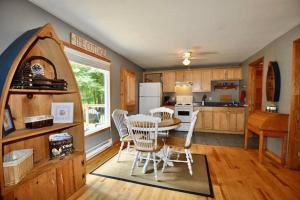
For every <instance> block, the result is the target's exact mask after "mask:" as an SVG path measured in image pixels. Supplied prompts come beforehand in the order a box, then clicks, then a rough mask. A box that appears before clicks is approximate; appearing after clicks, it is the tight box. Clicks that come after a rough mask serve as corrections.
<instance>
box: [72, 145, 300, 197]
mask: <svg viewBox="0 0 300 200" xmlns="http://www.w3.org/2000/svg"><path fill="white" fill-rule="evenodd" d="M117 149H118V145H114V147H113V148H111V149H109V150H107V151H106V152H105V153H102V154H101V155H99V156H97V157H95V158H93V159H92V160H90V161H89V162H88V165H87V170H88V172H89V171H91V170H92V169H94V168H95V167H97V166H98V165H99V164H100V163H101V162H103V160H105V159H107V158H109V156H110V155H112V154H114V153H115V152H116V151H117ZM192 152H193V153H201V154H206V155H207V157H208V162H209V168H210V173H211V178H212V182H213V188H214V193H215V199H218V200H219V199H225V200H235V199H236V200H243V199H245V200H256V199H262V200H268V199H272V200H273V199H274V200H296V199H298V200H299V199H300V171H293V170H289V169H287V168H284V167H282V166H280V165H279V164H277V163H274V162H273V161H271V160H269V159H268V158H266V159H265V161H264V164H263V165H262V164H259V163H258V151H257V150H256V149H249V150H244V149H242V148H237V147H221V146H208V145H199V144H196V145H193V147H192ZM76 198H78V199H80V200H84V199H89V200H94V199H105V200H110V199H124V200H125V199H130V200H136V199H142V200H147V199H153V200H156V199H159V200H164V199H172V200H177V199H178V200H193V199H199V200H202V199H211V198H207V197H202V196H196V195H191V194H186V193H181V192H175V191H170V190H164V189H159V188H154V187H148V186H143V185H138V184H133V183H128V182H123V181H117V180H113V179H108V178H102V177H98V176H93V175H87V184H86V186H84V187H83V188H82V189H81V190H80V191H79V192H78V193H77V194H76V195H75V196H73V199H76Z"/></svg>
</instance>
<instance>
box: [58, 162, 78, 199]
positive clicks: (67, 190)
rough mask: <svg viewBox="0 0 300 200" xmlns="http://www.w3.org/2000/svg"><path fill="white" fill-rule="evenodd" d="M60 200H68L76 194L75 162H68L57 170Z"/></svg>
mask: <svg viewBox="0 0 300 200" xmlns="http://www.w3.org/2000/svg"><path fill="white" fill-rule="evenodd" d="M56 179H57V189H58V199H67V198H69V197H70V196H71V195H72V194H73V193H74V192H75V184H74V173H73V161H72V160H67V161H65V162H64V163H62V164H61V166H59V167H57V168H56Z"/></svg>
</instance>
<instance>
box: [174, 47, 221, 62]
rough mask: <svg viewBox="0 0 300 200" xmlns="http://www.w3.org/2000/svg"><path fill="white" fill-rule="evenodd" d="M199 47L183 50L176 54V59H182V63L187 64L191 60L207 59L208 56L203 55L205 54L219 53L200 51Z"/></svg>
mask: <svg viewBox="0 0 300 200" xmlns="http://www.w3.org/2000/svg"><path fill="white" fill-rule="evenodd" d="M198 49H199V48H192V49H190V50H186V51H182V50H181V51H179V52H178V54H176V59H180V60H182V64H183V65H185V66H187V65H189V64H190V63H191V60H207V58H206V57H203V56H204V55H212V54H217V52H215V51H206V52H204V51H203V52H199V50H198Z"/></svg>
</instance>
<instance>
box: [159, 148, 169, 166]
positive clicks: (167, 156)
mask: <svg viewBox="0 0 300 200" xmlns="http://www.w3.org/2000/svg"><path fill="white" fill-rule="evenodd" d="M169 151H170V147H168V148H167V153H166V157H165V159H164V165H163V167H162V170H161V171H162V172H164V171H165V168H166V166H167V165H168V161H169Z"/></svg>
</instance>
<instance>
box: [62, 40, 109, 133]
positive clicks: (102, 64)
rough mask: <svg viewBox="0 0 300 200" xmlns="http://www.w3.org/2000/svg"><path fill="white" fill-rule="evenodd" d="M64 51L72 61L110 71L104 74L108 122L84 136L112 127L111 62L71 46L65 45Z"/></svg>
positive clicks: (104, 71)
mask: <svg viewBox="0 0 300 200" xmlns="http://www.w3.org/2000/svg"><path fill="white" fill-rule="evenodd" d="M64 51H65V53H66V55H67V57H68V59H69V60H70V61H71V62H77V63H79V64H84V65H88V66H91V67H96V68H98V69H100V70H101V71H103V73H108V74H106V75H105V76H104V78H105V80H104V82H105V86H106V88H105V89H106V90H107V94H108V95H105V104H106V105H107V109H105V117H108V119H107V122H106V123H104V124H101V125H99V126H98V127H97V128H95V129H93V130H90V131H87V132H85V133H84V136H89V135H92V134H95V133H97V132H100V131H102V130H104V129H107V128H110V127H111V105H110V104H111V101H110V100H111V92H110V90H111V85H110V76H111V75H110V73H111V72H110V62H107V61H104V60H101V59H98V58H96V57H93V56H90V55H88V54H85V53H83V52H80V51H77V50H75V49H72V48H70V47H67V46H65V47H64Z"/></svg>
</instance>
